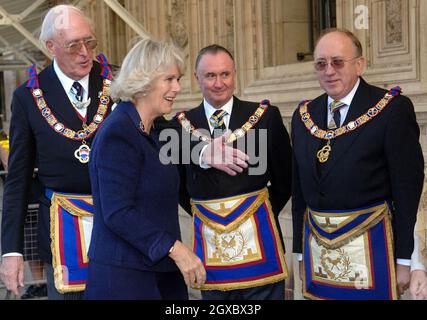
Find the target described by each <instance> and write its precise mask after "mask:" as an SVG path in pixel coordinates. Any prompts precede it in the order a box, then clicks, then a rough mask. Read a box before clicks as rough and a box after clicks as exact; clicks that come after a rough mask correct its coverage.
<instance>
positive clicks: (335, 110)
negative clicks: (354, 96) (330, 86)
mask: <svg viewBox="0 0 427 320" xmlns="http://www.w3.org/2000/svg"><path fill="white" fill-rule="evenodd" d="M346 106H347V105H346V104H345V103H344V102H341V101H339V100H334V101H333V102H332V103H331V107H330V110H331V113H332V119H331V121H330V122H329V124H328V129H331V130H332V129H336V128H339V127H341V113H340V109H341V108H343V107H346Z"/></svg>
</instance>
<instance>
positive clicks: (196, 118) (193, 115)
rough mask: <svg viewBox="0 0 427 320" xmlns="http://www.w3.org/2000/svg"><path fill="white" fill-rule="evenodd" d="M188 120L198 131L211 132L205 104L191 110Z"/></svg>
mask: <svg viewBox="0 0 427 320" xmlns="http://www.w3.org/2000/svg"><path fill="white" fill-rule="evenodd" d="M187 116H188V120H190V122H191V124H192V125H193V126H194V128H196V129H204V130H207V131H208V132H210V130H209V123H208V120H207V119H206V114H205V107H204V106H203V102H202V103H201V104H200V105H199V106H198V107H196V108H194V109H192V110H190V112H188V113H187Z"/></svg>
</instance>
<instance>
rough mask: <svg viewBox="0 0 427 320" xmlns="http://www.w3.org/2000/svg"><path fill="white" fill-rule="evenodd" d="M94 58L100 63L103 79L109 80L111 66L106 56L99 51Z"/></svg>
mask: <svg viewBox="0 0 427 320" xmlns="http://www.w3.org/2000/svg"><path fill="white" fill-rule="evenodd" d="M96 59H97V60H98V62H99V63H100V64H101V77H103V78H104V79H108V80H111V79H112V78H113V76H112V74H111V68H110V66H109V65H108V60H107V58H106V57H105V56H104V54H103V53H100V54H99V55H97V56H96Z"/></svg>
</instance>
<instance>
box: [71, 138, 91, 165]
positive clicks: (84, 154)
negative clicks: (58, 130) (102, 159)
mask: <svg viewBox="0 0 427 320" xmlns="http://www.w3.org/2000/svg"><path fill="white" fill-rule="evenodd" d="M89 154H90V148H89V146H88V145H87V144H85V143H83V144H82V145H81V146H80V147H79V148H78V149H77V150H76V151H74V157H76V159H77V160H79V161H80V162H81V163H88V162H89Z"/></svg>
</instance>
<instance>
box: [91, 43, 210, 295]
mask: <svg viewBox="0 0 427 320" xmlns="http://www.w3.org/2000/svg"><path fill="white" fill-rule="evenodd" d="M183 72H184V62H183V58H182V56H181V54H180V52H179V51H178V49H176V48H175V47H174V46H173V45H171V44H167V43H163V42H156V41H153V40H151V39H144V40H141V41H140V42H138V43H137V44H136V45H135V46H134V47H133V48H132V49H131V51H130V52H129V53H128V55H127V56H126V58H125V60H124V61H123V65H122V68H121V70H120V72H119V74H118V75H117V77H116V79H115V80H114V81H113V83H112V87H111V92H112V98H113V99H114V100H120V101H121V102H120V103H119V104H118V105H117V107H116V109H115V110H114V112H112V114H111V116H110V117H109V118H108V119H107V120H106V121H105V122H104V124H103V125H102V127H101V128H100V129H99V132H98V134H97V136H96V139H95V140H94V143H93V145H92V151H91V160H90V164H89V170H90V178H91V185H92V191H93V201H94V207H95V213H94V226H93V231H92V240H91V245H90V248H89V258H90V261H89V271H88V282H87V287H86V293H85V298H86V299H188V293H187V286H186V284H187V285H191V286H196V287H197V286H200V285H202V284H203V283H204V281H205V277H206V273H205V269H204V267H203V265H202V263H201V261H200V259H199V258H198V257H197V256H196V255H194V253H193V252H192V251H191V250H190V249H189V248H187V247H186V246H185V245H183V243H182V242H181V237H180V229H179V221H178V191H179V174H178V170H177V168H176V166H175V165H173V164H167V165H165V164H162V161H161V157H160V156H159V155H160V149H161V144H160V142H159V133H158V132H157V131H156V129H155V128H154V127H153V122H154V119H155V118H157V117H159V116H162V115H165V114H168V113H170V112H171V111H172V104H173V102H174V100H175V98H176V96H177V94H178V92H179V91H180V90H181V87H180V84H179V80H180V78H181V75H182V74H183Z"/></svg>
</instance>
